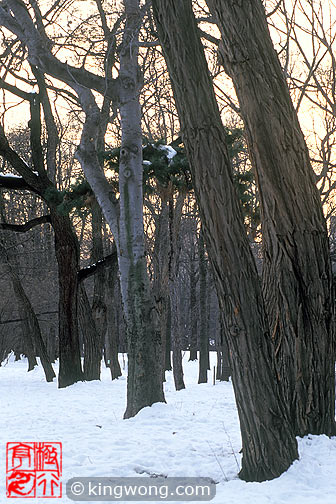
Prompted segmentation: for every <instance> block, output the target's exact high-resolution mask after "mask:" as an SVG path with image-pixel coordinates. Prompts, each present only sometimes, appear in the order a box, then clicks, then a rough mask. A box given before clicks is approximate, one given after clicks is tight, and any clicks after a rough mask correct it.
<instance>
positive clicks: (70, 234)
mask: <svg viewBox="0 0 336 504" xmlns="http://www.w3.org/2000/svg"><path fill="white" fill-rule="evenodd" d="M50 216H51V223H52V227H53V229H54V233H55V253H56V259H57V265H58V282H59V304H58V309H59V311H58V317H59V334H58V337H59V375H58V386H59V387H60V388H63V387H67V386H68V385H72V384H73V383H75V382H77V381H80V380H82V379H83V374H82V368H81V359H80V348H79V335H78V317H77V296H78V277H77V272H78V269H79V268H78V262H79V251H78V245H77V239H76V236H75V234H74V231H73V229H72V227H71V222H70V219H69V217H68V216H62V215H60V214H59V213H58V212H57V210H56V209H55V208H51V209H50Z"/></svg>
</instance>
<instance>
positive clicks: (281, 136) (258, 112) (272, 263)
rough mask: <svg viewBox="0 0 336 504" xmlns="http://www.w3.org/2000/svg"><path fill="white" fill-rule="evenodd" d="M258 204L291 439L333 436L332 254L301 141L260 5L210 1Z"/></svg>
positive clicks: (254, 1) (265, 275)
mask: <svg viewBox="0 0 336 504" xmlns="http://www.w3.org/2000/svg"><path fill="white" fill-rule="evenodd" d="M207 3H208V5H209V8H210V9H211V12H212V13H213V15H214V16H215V17H216V19H217V20H218V26H219V28H220V30H221V34H222V44H221V46H220V48H221V49H220V54H221V56H222V60H223V64H224V67H225V70H226V72H227V73H228V74H229V75H230V77H231V78H232V80H233V83H234V86H235V89H236V93H237V96H238V99H239V103H240V110H241V114H242V116H243V119H244V122H245V127H246V132H247V140H248V145H249V151H250V155H251V159H252V163H253V165H254V168H255V170H256V178H257V182H258V186H259V194H260V195H261V202H262V229H263V245H264V270H263V289H264V299H265V302H266V308H267V312H268V316H269V321H270V334H271V335H272V340H273V343H274V348H275V355H276V363H277V369H278V376H279V385H280V386H281V388H282V390H283V394H284V397H285V401H286V404H287V405H288V407H289V410H290V416H291V422H292V424H293V425H294V429H295V433H296V434H297V435H300V436H304V435H306V434H308V433H312V434H328V435H332V434H335V433H336V427H335V365H334V364H335V363H334V358H333V356H334V334H333V331H334V325H333V318H334V313H333V312H334V308H333V299H332V273H331V263H330V251H329V243H328V235H327V228H326V223H325V219H324V217H323V212H322V205H321V201H320V198H319V194H318V191H317V188H316V185H315V176H314V172H313V169H312V167H311V164H310V159H309V153H308V149H307V146H306V144H305V139H304V136H303V134H302V131H301V129H300V125H299V122H298V118H297V114H296V112H295V109H294V107H293V104H292V101H291V98H290V95H289V91H288V87H287V84H286V80H285V77H284V74H283V72H282V69H281V66H280V63H279V60H278V57H277V54H276V52H275V50H274V48H273V44H272V41H271V37H270V34H269V31H268V27H267V21H266V16H265V12H264V7H263V5H262V3H261V1H260V0H246V1H244V2H242V1H239V2H237V1H232V0H207Z"/></svg>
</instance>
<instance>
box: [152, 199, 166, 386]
mask: <svg viewBox="0 0 336 504" xmlns="http://www.w3.org/2000/svg"><path fill="white" fill-rule="evenodd" d="M167 191H169V189H168V190H167V189H166V190H164V189H163V190H162V191H160V196H161V208H160V213H159V215H158V216H157V217H156V221H155V241H154V251H153V270H154V275H153V277H154V279H153V287H152V293H153V296H154V299H155V304H156V310H157V312H158V320H159V328H158V330H159V331H160V335H161V349H162V359H161V361H162V376H163V379H164V377H165V370H166V366H165V364H166V362H165V361H166V336H167V317H168V298H169V205H168V201H167V196H166V195H167Z"/></svg>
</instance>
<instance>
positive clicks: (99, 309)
mask: <svg viewBox="0 0 336 504" xmlns="http://www.w3.org/2000/svg"><path fill="white" fill-rule="evenodd" d="M102 222H103V215H102V211H101V209H100V206H99V205H98V203H97V202H96V201H95V202H94V203H93V205H92V254H91V261H92V263H93V264H94V263H96V262H97V261H99V260H100V259H101V258H102V257H103V256H104V249H103V237H102ZM104 287H105V268H100V269H98V270H97V272H96V273H95V275H94V284H93V301H92V317H93V320H94V322H95V327H96V331H97V335H98V340H97V343H96V346H98V347H99V348H100V355H102V349H103V341H104V338H105V334H106V330H107V325H106V303H105V295H104V294H105V292H104V291H105V289H104Z"/></svg>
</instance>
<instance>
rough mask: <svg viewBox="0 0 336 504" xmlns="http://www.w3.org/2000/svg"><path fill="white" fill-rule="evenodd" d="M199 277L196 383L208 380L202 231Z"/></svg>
mask: <svg viewBox="0 0 336 504" xmlns="http://www.w3.org/2000/svg"><path fill="white" fill-rule="evenodd" d="M198 244H199V251H198V254H199V278H200V297H199V301H200V358H199V374H198V383H207V382H208V363H209V338H208V331H207V329H208V328H207V313H206V312H207V310H206V260H205V249H204V238H203V231H202V229H201V231H200V236H199V241H198Z"/></svg>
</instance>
